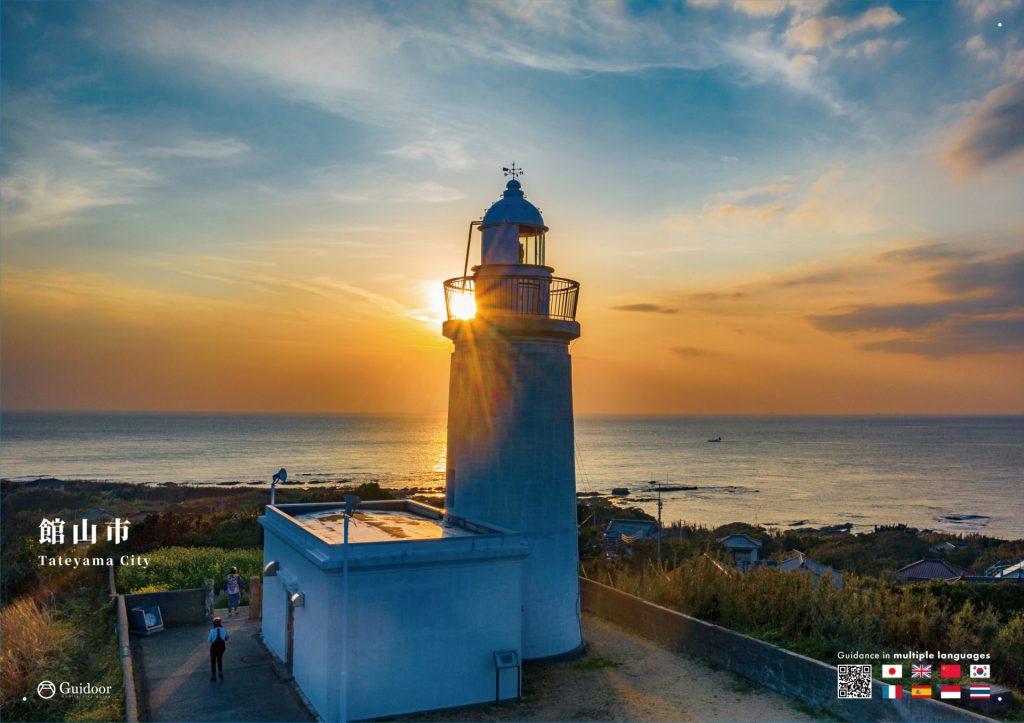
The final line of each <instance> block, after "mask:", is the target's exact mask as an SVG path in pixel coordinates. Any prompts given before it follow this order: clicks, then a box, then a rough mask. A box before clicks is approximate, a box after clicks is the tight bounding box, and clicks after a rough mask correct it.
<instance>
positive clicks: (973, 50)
mask: <svg viewBox="0 0 1024 723" xmlns="http://www.w3.org/2000/svg"><path fill="white" fill-rule="evenodd" d="M964 52H965V53H967V54H968V55H970V56H971V57H972V58H974V59H975V60H978V61H981V62H995V61H996V60H998V59H999V53H998V52H997V51H996V49H995V48H990V47H989V46H988V45H987V44H986V43H985V38H983V37H981V36H980V35H973V36H971V38H969V39H968V40H967V42H966V43H964Z"/></svg>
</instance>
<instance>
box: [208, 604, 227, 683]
mask: <svg viewBox="0 0 1024 723" xmlns="http://www.w3.org/2000/svg"><path fill="white" fill-rule="evenodd" d="M230 637H231V633H229V632H228V631H227V630H226V629H225V628H224V625H223V623H222V621H221V619H220V618H214V619H213V628H211V629H210V634H209V635H208V636H207V640H208V641H209V643H210V680H211V681H214V680H217V675H218V674H219V675H220V679H221V680H224V650H225V649H226V648H227V644H226V643H227V639H228V638H230Z"/></svg>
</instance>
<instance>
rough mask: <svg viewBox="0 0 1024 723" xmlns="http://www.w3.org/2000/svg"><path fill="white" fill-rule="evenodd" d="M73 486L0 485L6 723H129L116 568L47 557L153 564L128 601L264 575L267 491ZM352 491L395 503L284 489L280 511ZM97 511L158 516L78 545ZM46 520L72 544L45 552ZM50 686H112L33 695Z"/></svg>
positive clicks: (126, 575)
mask: <svg viewBox="0 0 1024 723" xmlns="http://www.w3.org/2000/svg"><path fill="white" fill-rule="evenodd" d="M64 485H65V489H64V490H47V489H30V488H25V487H20V486H18V485H14V484H12V483H10V482H6V481H5V482H3V483H2V485H0V491H2V495H3V504H2V505H0V513H2V518H0V550H2V563H0V568H2V573H3V574H2V578H0V582H2V598H3V609H2V613H0V615H2V621H0V626H2V630H3V645H2V660H0V674H2V678H3V680H2V686H0V689H2V700H0V703H2V709H3V719H4V720H24V721H49V720H68V721H110V720H123V719H124V703H123V701H124V689H123V684H122V671H121V663H120V659H119V657H118V649H117V637H116V634H115V629H116V611H115V608H114V605H113V603H112V602H111V601H110V594H109V589H108V583H107V568H106V567H78V568H75V567H66V566H40V564H39V557H40V556H41V555H45V556H56V555H60V556H84V555H88V556H89V557H93V556H96V557H112V558H114V559H115V560H117V559H118V558H119V557H120V556H121V555H125V554H144V555H145V556H146V557H149V558H150V560H151V562H152V565H151V567H150V568H149V569H148V570H147V569H145V568H142V567H128V566H125V567H122V568H120V569H119V570H118V575H117V577H118V581H119V584H120V588H121V589H122V591H137V592H143V591H157V590H166V589H174V588H181V587H185V588H188V587H201V586H202V585H203V579H204V578H213V579H214V580H215V581H216V582H217V584H218V586H220V585H223V581H224V578H225V577H226V576H227V572H228V569H229V568H230V567H231V566H232V565H234V566H236V567H238V569H239V573H240V574H241V575H242V576H243V577H244V578H246V579H247V578H248V577H249V576H251V575H255V574H259V573H260V570H261V566H262V553H261V550H260V549H259V548H260V546H261V545H262V543H263V534H262V533H263V531H262V528H260V526H259V524H258V523H257V521H256V518H257V515H258V514H259V513H260V511H262V508H263V506H264V505H265V504H266V503H267V491H266V489H259V488H254V487H246V488H239V489H226V488H223V487H192V488H186V487H178V486H174V487H171V486H158V487H152V486H142V485H130V484H108V483H96V482H76V481H70V482H65V483H64ZM345 493H355V494H357V495H359V496H360V497H362V498H363V499H368V500H369V499H386V498H388V497H390V493H389V492H388V491H387V490H383V489H381V488H380V487H379V486H377V485H375V484H370V485H362V486H360V487H358V488H356V489H354V490H353V489H346V490H339V489H337V488H319V489H302V488H294V487H293V488H283V489H279V490H278V493H277V497H278V500H279V501H280V502H320V501H328V500H336V499H338V498H339V497H340V495H342V494H345ZM97 509H101V510H106V511H107V512H109V513H111V514H112V515H113V516H119V517H122V518H127V517H128V516H129V515H137V513H139V512H140V511H150V512H151V514H148V515H147V516H146V517H145V518H144V519H138V518H136V519H135V520H134V521H133V522H132V525H131V527H130V531H129V534H128V539H127V540H126V541H124V542H122V543H121V544H118V545H115V544H113V543H111V542H107V541H106V540H104V539H102V535H103V532H102V529H103V528H102V526H101V527H100V536H101V537H100V539H99V540H98V541H97V543H96V544H95V545H91V546H88V547H85V546H81V545H78V546H76V545H73V544H72V543H71V539H70V525H72V524H74V523H75V522H76V521H78V520H80V519H81V518H82V516H83V515H84V514H86V513H88V512H91V511H94V510H97ZM44 517H47V518H51V519H52V518H56V517H59V518H61V519H63V520H64V521H65V523H66V524H67V525H68V527H67V529H66V530H65V534H66V536H67V539H66V542H65V544H63V545H51V544H40V543H39V542H38V539H39V523H40V521H41V520H42V519H43V518H44ZM97 522H98V524H100V523H99V521H97ZM176 545H177V546H179V547H175V546H176ZM183 545H187V547H186V546H183ZM242 602H243V604H244V603H245V597H244V596H243V600H242ZM218 604H219V605H221V606H223V605H224V604H226V595H223V594H222V595H221V596H220V597H219V599H218ZM45 679H48V680H52V681H56V682H59V681H65V680H66V681H68V682H73V683H92V684H94V685H97V686H107V685H109V686H110V688H111V692H110V695H95V696H68V697H66V698H65V697H63V696H60V695H57V696H55V697H54V698H52V699H50V700H48V701H44V700H42V699H40V698H39V696H37V695H36V693H35V686H36V685H37V684H38V682H39V681H40V680H45ZM22 698H25V700H22Z"/></svg>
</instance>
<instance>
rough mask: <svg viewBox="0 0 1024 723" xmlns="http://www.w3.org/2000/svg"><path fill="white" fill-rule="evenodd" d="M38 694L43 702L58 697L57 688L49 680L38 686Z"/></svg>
mask: <svg viewBox="0 0 1024 723" xmlns="http://www.w3.org/2000/svg"><path fill="white" fill-rule="evenodd" d="M36 693H38V694H39V697H40V698H42V699H43V700H49V699H50V698H52V697H53V696H55V695H57V686H56V685H54V684H53V682H51V681H49V680H44V681H42V682H41V683H40V684H39V685H37V686H36Z"/></svg>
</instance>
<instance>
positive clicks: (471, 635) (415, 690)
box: [261, 500, 528, 721]
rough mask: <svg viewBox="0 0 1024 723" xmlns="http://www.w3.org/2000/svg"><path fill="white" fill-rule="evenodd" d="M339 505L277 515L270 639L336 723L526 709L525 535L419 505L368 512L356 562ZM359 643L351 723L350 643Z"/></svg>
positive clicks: (267, 530)
mask: <svg viewBox="0 0 1024 723" xmlns="http://www.w3.org/2000/svg"><path fill="white" fill-rule="evenodd" d="M343 511H344V509H343V507H342V506H339V505H338V504H297V505H277V506H268V507H267V511H266V514H265V515H264V516H263V517H262V518H261V523H262V525H263V529H264V548H263V549H264V559H265V561H266V564H267V568H269V569H265V570H264V573H265V575H264V578H263V639H264V641H265V642H266V644H267V646H268V647H269V648H270V649H271V650H272V651H273V652H274V654H275V655H277V657H278V658H280V659H281V660H282V661H284V662H285V663H287V664H288V665H289V667H290V668H291V672H292V675H293V676H294V677H295V682H296V684H297V685H298V686H299V688H300V689H301V690H302V692H303V693H304V694H305V696H306V698H307V699H308V700H309V702H310V703H311V704H312V706H313V708H314V709H315V710H316V712H317V714H318V715H319V716H320V718H322V719H323V720H327V721H337V720H362V719H366V718H374V717H379V716H385V715H398V714H401V713H410V712H415V711H422V710H435V709H438V708H450V707H453V706H459V705H469V704H473V703H482V702H488V701H494V700H496V699H508V698H515V697H517V696H518V695H519V668H518V667H509V668H499V667H498V665H500V664H501V661H499V660H496V657H495V656H496V654H502V653H506V654H507V653H514V657H515V658H518V656H519V651H520V646H521V638H522V625H521V620H522V613H521V608H522V560H523V558H524V557H525V556H526V554H527V551H528V550H527V547H526V543H525V542H524V541H523V538H522V536H521V535H519V534H516V533H514V532H511V531H509V530H505V529H502V528H498V527H492V526H486V525H481V524H477V523H474V522H470V521H467V520H450V521H449V523H448V524H447V525H446V524H444V522H443V520H442V519H441V514H440V512H439V511H438V510H436V509H434V508H432V507H428V506H427V505H422V504H419V503H417V502H412V501H408V500H396V501H388V502H363V503H361V504H360V505H359V507H358V508H357V510H356V512H355V514H354V517H353V519H352V523H351V524H350V531H349V544H348V558H349V559H348V562H349V589H348V618H347V625H346V627H347V631H343V630H342V617H343V615H342V606H343V604H344V594H343V593H344V589H343V585H344V580H343V575H342V569H343V558H344V554H345V549H344V546H343V544H342V523H343V520H342V513H343ZM346 632H347V635H348V639H347V641H346V643H347V648H348V654H347V659H348V665H347V679H348V686H347V693H348V705H347V715H344V716H343V715H342V710H341V706H342V699H343V697H344V695H343V694H344V691H343V686H342V665H341V662H342V661H341V653H340V651H341V648H342V642H341V636H342V635H343V634H345V633H346Z"/></svg>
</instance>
